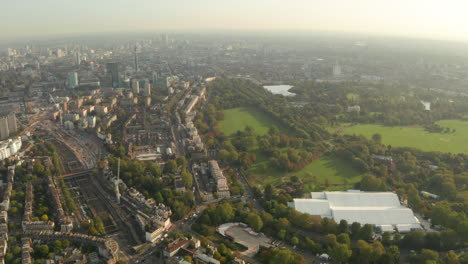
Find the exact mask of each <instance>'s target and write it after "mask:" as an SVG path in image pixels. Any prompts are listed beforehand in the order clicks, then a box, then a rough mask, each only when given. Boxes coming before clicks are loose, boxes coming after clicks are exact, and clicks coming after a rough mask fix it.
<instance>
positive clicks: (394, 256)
mask: <svg viewBox="0 0 468 264" xmlns="http://www.w3.org/2000/svg"><path fill="white" fill-rule="evenodd" d="M387 254H388V255H389V256H390V259H391V260H392V261H393V262H392V263H400V249H399V248H398V246H395V245H393V246H390V247H389V248H388V250H387Z"/></svg>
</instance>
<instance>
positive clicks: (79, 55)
mask: <svg viewBox="0 0 468 264" xmlns="http://www.w3.org/2000/svg"><path fill="white" fill-rule="evenodd" d="M80 64H81V54H80V53H79V52H77V53H76V65H80Z"/></svg>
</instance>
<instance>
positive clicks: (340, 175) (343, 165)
mask: <svg viewBox="0 0 468 264" xmlns="http://www.w3.org/2000/svg"><path fill="white" fill-rule="evenodd" d="M294 175H296V176H298V177H299V178H307V177H313V176H315V177H317V178H318V180H319V181H320V182H321V183H323V182H324V181H325V180H326V179H328V180H329V181H330V183H332V184H344V183H346V184H349V183H356V182H359V181H360V180H361V177H362V173H360V172H359V171H358V170H356V169H354V168H353V167H352V166H351V164H350V163H349V162H348V161H346V160H342V159H339V158H335V157H330V156H322V157H320V158H319V159H317V160H314V161H313V162H312V163H310V164H309V165H307V166H305V167H304V168H303V169H302V170H300V171H298V172H296V173H294Z"/></svg>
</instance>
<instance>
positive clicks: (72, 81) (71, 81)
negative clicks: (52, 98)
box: [68, 72, 78, 89]
mask: <svg viewBox="0 0 468 264" xmlns="http://www.w3.org/2000/svg"><path fill="white" fill-rule="evenodd" d="M77 86H78V73H77V72H70V73H68V87H70V88H72V89H73V88H75V87H77Z"/></svg>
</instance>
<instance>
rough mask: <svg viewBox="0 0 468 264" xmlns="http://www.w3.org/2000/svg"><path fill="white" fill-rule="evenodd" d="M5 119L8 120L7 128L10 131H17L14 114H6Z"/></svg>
mask: <svg viewBox="0 0 468 264" xmlns="http://www.w3.org/2000/svg"><path fill="white" fill-rule="evenodd" d="M7 120H8V130H9V132H10V133H15V132H16V131H18V125H17V122H16V115H15V113H11V114H9V115H8V116H7Z"/></svg>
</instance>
